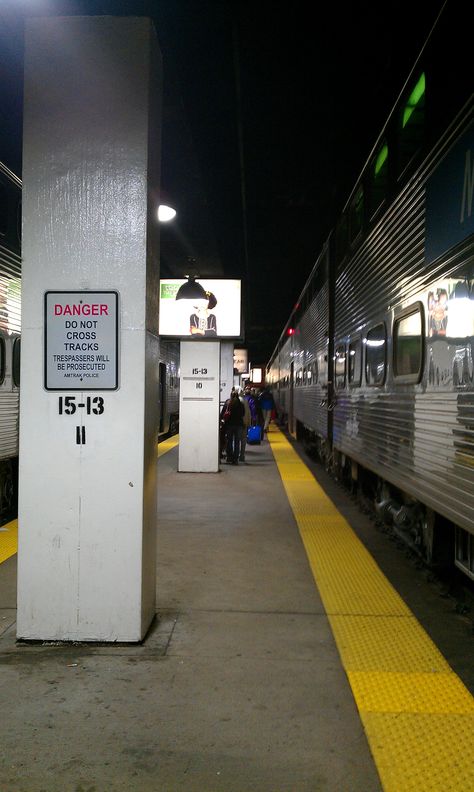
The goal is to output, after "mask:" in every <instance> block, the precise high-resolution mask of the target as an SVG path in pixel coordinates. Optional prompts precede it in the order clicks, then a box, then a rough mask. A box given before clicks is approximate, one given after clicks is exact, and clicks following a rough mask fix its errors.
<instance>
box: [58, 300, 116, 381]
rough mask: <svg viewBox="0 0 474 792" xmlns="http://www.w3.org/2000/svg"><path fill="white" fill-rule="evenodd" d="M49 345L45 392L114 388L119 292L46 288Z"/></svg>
mask: <svg viewBox="0 0 474 792" xmlns="http://www.w3.org/2000/svg"><path fill="white" fill-rule="evenodd" d="M44 347H45V388H46V390H81V391H83V390H115V389H116V388H117V387H118V356H117V348H118V294H117V292H114V291H110V292H76V291H74V292H57V291H49V292H46V294H45V344H44Z"/></svg>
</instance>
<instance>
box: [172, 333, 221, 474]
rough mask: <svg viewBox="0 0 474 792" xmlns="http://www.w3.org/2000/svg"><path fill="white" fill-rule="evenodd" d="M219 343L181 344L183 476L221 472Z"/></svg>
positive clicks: (180, 461) (180, 453) (180, 451)
mask: <svg viewBox="0 0 474 792" xmlns="http://www.w3.org/2000/svg"><path fill="white" fill-rule="evenodd" d="M219 369H220V343H219V341H181V344H180V372H181V373H180V389H179V449H178V471H179V472H180V473H217V472H218V471H219Z"/></svg>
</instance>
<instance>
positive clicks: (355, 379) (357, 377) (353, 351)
mask: <svg viewBox="0 0 474 792" xmlns="http://www.w3.org/2000/svg"><path fill="white" fill-rule="evenodd" d="M348 368H349V372H348V375H349V385H360V383H361V382H362V341H361V339H360V338H354V339H353V340H352V341H351V343H350V344H349V367H348Z"/></svg>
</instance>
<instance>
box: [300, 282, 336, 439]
mask: <svg viewBox="0 0 474 792" xmlns="http://www.w3.org/2000/svg"><path fill="white" fill-rule="evenodd" d="M328 326H329V291H328V285H327V283H326V284H324V286H323V288H322V289H321V291H320V292H319V294H317V295H316V297H315V298H314V300H313V301H312V303H311V305H310V307H309V309H308V310H307V311H306V313H305V315H304V316H303V319H302V321H301V324H300V326H299V331H300V332H299V335H298V336H296V338H297V343H298V352H299V356H298V358H297V360H298V361H299V365H305V366H307V365H308V364H310V363H314V362H316V363H318V378H317V381H316V382H315V383H314V384H313V383H311V384H303V385H300V386H298V387H297V388H295V404H294V414H295V418H296V419H297V420H298V421H300V422H301V423H302V424H304V425H305V426H307V427H309V428H311V429H314V430H315V431H316V432H317V433H318V434H319V435H321V437H324V438H326V437H327V416H328V413H327V406H326V399H327V366H325V365H322V363H327V361H325V360H324V358H325V357H326V358H327V341H328ZM295 365H296V364H295Z"/></svg>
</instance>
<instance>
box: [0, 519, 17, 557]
mask: <svg viewBox="0 0 474 792" xmlns="http://www.w3.org/2000/svg"><path fill="white" fill-rule="evenodd" d="M17 550H18V520H12V521H11V522H9V523H7V524H6V525H2V527H1V528H0V564H2V563H3V561H6V560H7V558H10V556H12V555H15V553H16V552H17Z"/></svg>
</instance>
